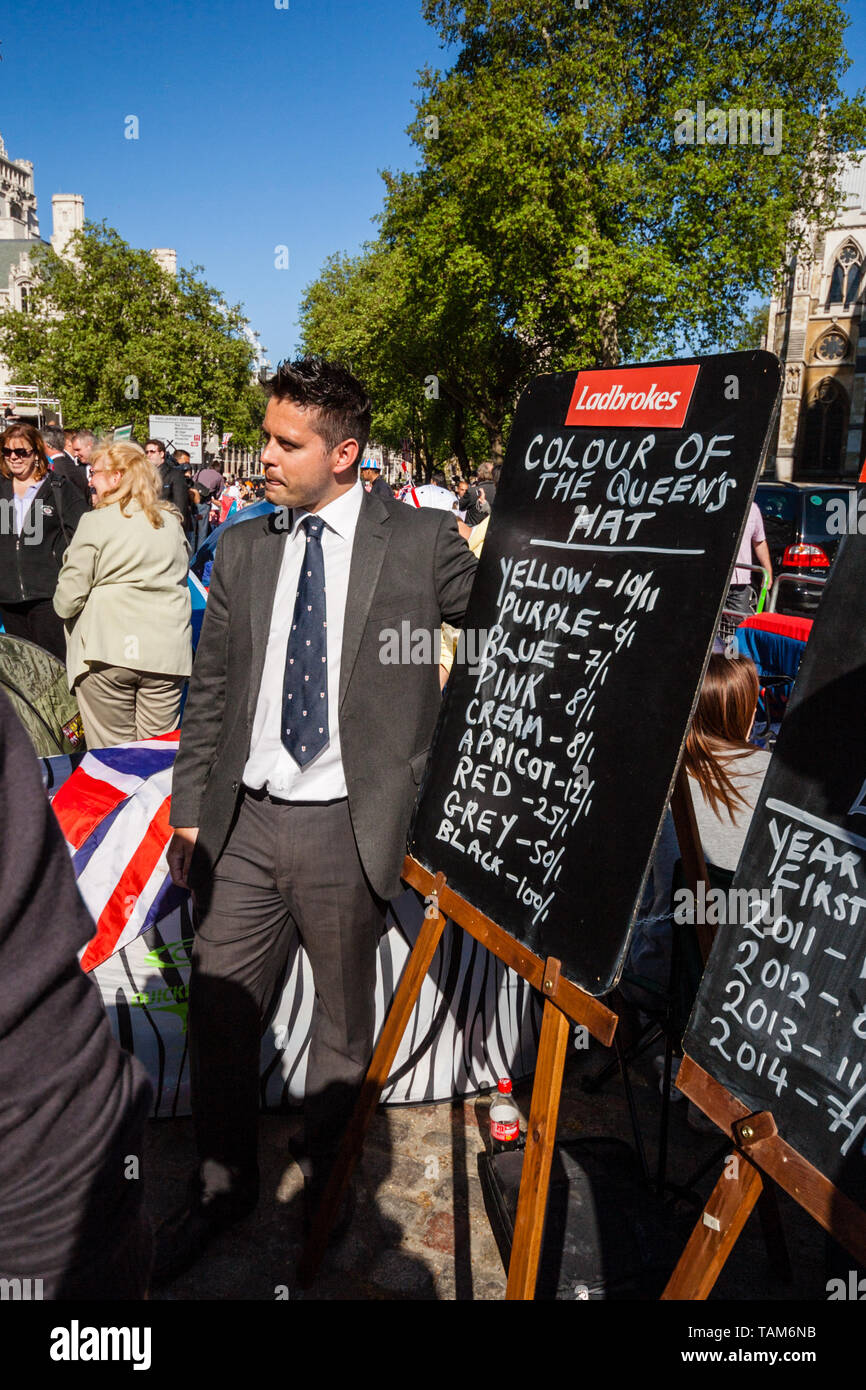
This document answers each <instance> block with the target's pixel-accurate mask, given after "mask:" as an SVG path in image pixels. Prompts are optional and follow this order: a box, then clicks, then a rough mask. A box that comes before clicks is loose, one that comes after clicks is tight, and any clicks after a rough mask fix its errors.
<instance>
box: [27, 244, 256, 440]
mask: <svg viewBox="0 0 866 1390" xmlns="http://www.w3.org/2000/svg"><path fill="white" fill-rule="evenodd" d="M32 259H33V260H34V262H35V271H36V273H35V284H34V289H33V292H32V294H31V296H30V302H29V305H28V310H27V312H26V313H22V312H20V311H18V310H15V309H7V310H5V311H4V312H2V313H0V353H2V355H3V357H4V358H5V359H6V361H7V362H8V363H9V366H10V368H11V370H12V372H13V374H14V376H15V377H16V378H17V379H18V380H21V381H27V382H33V383H34V384H38V385H39V386H40V387H41V388H42V389H43V390H44V391H46V392H50V393H51V394H54V395H57V396H59V398H60V401H61V404H62V406H63V412H64V415H65V417H66V418H67V419H68V420H72V421H73V422H74V423H75V424H76V425H82V426H87V427H89V428H91V429H94V430H99V431H105V430H109V429H111V428H113V427H114V426H115V425H121V424H130V423H131V424H133V426H134V428H135V434H136V436H137V437H138V438H139V439H145V438H146V437H147V433H148V422H147V417H148V415H201V416H202V425H203V428H204V429H206V430H207V429H214V430H216V431H217V432H219V433H221V432H222V431H224V430H231V431H232V433H233V435H234V439H235V442H237V443H239V444H255V443H256V442H257V440H258V436H259V429H260V426H261V421H262V418H263V415H264V401H263V392H262V389H261V387H260V386H258V385H257V384H254V383H253V380H252V371H253V359H254V356H255V348H254V344H253V342H252V341H251V340H250V337H249V336H247V332H246V330H248V327H249V325H248V322H247V320H246V319H245V318H244V316H243V314H242V312H241V309H240V306H238V305H229V304H228V303H227V302H226V301H225V299H224V298H223V296H222V295H221V294H219V292H218V291H217V290H215V289H213V288H212V287H211V286H210V285H207V284H206V283H205V282H204V280H202V279H201V278H200V272H201V267H199V266H195V267H193V268H192V269H191V270H184V269H182V270H180V271H179V272H178V275H177V278H176V279H175V278H174V277H172V276H171V275H169V274H168V273H167V272H166V271H165V270H163V269H162V267H161V266H160V265H158V264H157V262H156V261H155V260H154V258H153V256H151V255H150V254H149V252H147V251H136V250H134V249H133V248H132V247H131V246H129V245H127V243H126V242H125V241H123V240H122V238H121V237H120V236H119V235H118V233H117V232H116V231H114V230H113V229H112V228H111V227H107V226H106V225H105V224H104V223H102V224H101V225H94V224H92V223H88V224H87V225H86V226H85V229H84V231H83V232H78V233H76V234H75V236H74V237H73V238H72V240H71V241H70V243H69V247H68V250H67V252H66V254H65V255H64V256H62V257H61V256H58V255H57V254H56V253H55V252H54V251H53V250H52V249H51V248H50V247H44V248H39V250H38V251H36V252H35V253H34V255H33V257H32Z"/></svg>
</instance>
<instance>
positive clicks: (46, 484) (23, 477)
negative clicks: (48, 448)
mask: <svg viewBox="0 0 866 1390" xmlns="http://www.w3.org/2000/svg"><path fill="white" fill-rule="evenodd" d="M86 511H87V501H86V499H85V498H84V497H83V496H82V494H81V492H80V491H79V490H78V488H76V487H75V486H74V485H73V484H72V483H71V482H70V481H69V479H68V478H63V477H59V476H57V475H56V474H54V473H53V472H52V471H51V468H50V466H49V463H48V455H47V454H46V452H45V445H44V444H43V442H42V437H41V435H40V434H39V431H38V430H36V429H34V427H33V426H32V425H25V424H19V425H10V426H9V428H8V429H7V430H6V431H5V432H4V433H3V435H2V436H0V620H2V623H3V626H4V627H5V629H6V631H7V633H9V635H10V636H12V637H26V638H27V639H28V640H29V641H31V642H35V643H36V645H37V646H39V647H43V648H44V649H45V650H46V651H49V652H51V653H52V655H53V656H56V657H58V658H59V660H60V661H65V660H66V638H65V636H64V633H63V623H62V622H61V621H60V619H59V618H58V616H57V614H56V613H55V611H54V605H53V603H52V599H53V598H54V591H55V589H56V588H57V577H58V575H59V574H60V566H61V564H62V563H63V555H64V552H65V550H66V548H67V546H68V545H69V544H70V542H71V540H72V537H73V534H74V532H75V528H76V526H77V525H78V522H79V521H80V519H81V517H82V516H83V515H84V513H85V512H86Z"/></svg>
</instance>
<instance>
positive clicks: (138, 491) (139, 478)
mask: <svg viewBox="0 0 866 1390" xmlns="http://www.w3.org/2000/svg"><path fill="white" fill-rule="evenodd" d="M96 464H98V465H99V466H100V467H101V468H104V470H105V472H106V473H114V472H117V473H120V474H121V478H120V482H119V483H118V484H117V487H115V488H112V489H111V491H110V492H106V494H105V496H104V497H101V498H100V499H99V501H98V502H94V504H93V507H94V510H96V509H97V508H99V507H111V506H113V505H114V504H115V502H117V503H119V504H120V510H121V511H122V512H123V515H124V516H128V515H129V513H128V512H127V510H126V505H127V503H128V502H137V503H138V505H139V507H140V508H141V510H142V511H143V512H144V514H145V516H146V517H147V519H148V521H149V522H150V524H151V526H152V527H153V528H154V530H155V531H158V530H159V528H160V527H161V526H162V524H163V518H162V513H163V512H170V513H171V514H172V516H178V512H177V509H176V508H175V507H173V506H172V505H171V503H170V502H163V501H162V499H161V498H160V492H161V491H162V482H161V480H160V476H159V469H158V468H157V466H156V464H154V463H151V461H150V459H149V458H148V457H147V455H146V454H145V452H144V450H143V449H142V447H141V445H140V444H133V443H132V441H131V440H126V439H121V440H118V441H117V442H116V443H115V444H100V445H98V446H97V448H95V449H94V451H93V455H92V457H91V460H90V465H91V469H92V468H93V467H94V465H96Z"/></svg>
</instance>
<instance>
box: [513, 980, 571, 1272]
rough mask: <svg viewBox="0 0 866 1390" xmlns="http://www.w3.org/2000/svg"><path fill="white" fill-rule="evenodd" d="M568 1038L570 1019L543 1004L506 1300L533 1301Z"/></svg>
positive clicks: (547, 1001)
mask: <svg viewBox="0 0 866 1390" xmlns="http://www.w3.org/2000/svg"><path fill="white" fill-rule="evenodd" d="M570 1036H571V1023H570V1021H569V1019H568V1017H567V1015H566V1014H564V1013H563V1012H562V1010H561V1009H559V1008H557V1006H556V1005H555V1004H554V1003H552V1002H551V1000H550V999H545V1001H544V1015H543V1017H542V1021H541V1037H540V1039H539V1045H538V1061H537V1063H536V1068H535V1083H534V1085H533V1087H532V1104H531V1107H530V1111H529V1130H528V1132H527V1136H526V1151H525V1153H524V1155H523V1174H522V1177H521V1180H520V1196H519V1198H518V1202H517V1218H516V1220H515V1223H514V1240H513V1242H512V1246H511V1261H510V1263H509V1266H508V1287H507V1289H506V1292H505V1297H506V1299H511V1300H515V1299H531V1298H533V1297H534V1296H535V1283H536V1279H537V1277H538V1261H539V1258H540V1255H541V1241H542V1237H543V1235H544V1218H545V1215H546V1212H547V1189H548V1186H549V1183H550V1165H551V1162H552V1159H553V1146H554V1142H555V1140H556V1121H557V1116H558V1115H559V1099H560V1095H561V1092H562V1073H563V1071H564V1069H565V1058H566V1055H567V1051H568V1040H569V1037H570Z"/></svg>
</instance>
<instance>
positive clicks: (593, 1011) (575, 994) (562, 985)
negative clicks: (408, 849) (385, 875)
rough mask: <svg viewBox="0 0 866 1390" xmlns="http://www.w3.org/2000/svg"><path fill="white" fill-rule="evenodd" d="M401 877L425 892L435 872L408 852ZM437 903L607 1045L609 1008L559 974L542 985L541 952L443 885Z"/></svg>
mask: <svg viewBox="0 0 866 1390" xmlns="http://www.w3.org/2000/svg"><path fill="white" fill-rule="evenodd" d="M403 878H404V879H405V880H406V882H407V883H409V884H411V886H412V887H413V888H417V890H418V891H419V893H423V894H425V895H426V894H428V893H431V892H432V891H433V888H434V886H435V883H436V875H435V874H433V873H431V871H430V870H429V869H425V868H424V866H423V864H419V863H418V861H417V859H413V858H412V856H411V855H409V854H407V856H406V858H405V860H404V862H403ZM439 906H440V908H441V910H442V911H443V912H444V914H445V916H446V917H450V918H451V920H452V922H456V923H457V925H458V926H459V927H462V928H463V930H464V931H465V932H468V933H469V935H470V936H472V937H474V939H475V940H476V941H477V942H479V944H480V945H482V946H484V947H485V949H486V950H488V951H490V952H491V954H492V955H494V956H496V957H497V959H498V960H501V961H502V963H503V965H507V966H509V967H510V969H512V970H514V971H516V973H517V974H518V975H520V976H521V977H522V978H523V979H524V980H526V982H527V984H530V985H532V987H533V988H534V989H537V990H538V991H539V993H540V994H544V995H545V996H546V997H547V998H549V999H552V1001H553V1003H554V1004H556V1006H557V1008H559V1009H561V1010H562V1012H563V1013H564V1014H567V1015H568V1017H569V1018H570V1019H572V1020H573V1021H574V1022H575V1023H581V1024H583V1026H584V1027H585V1028H587V1029H588V1030H589V1032H590V1033H591V1034H592V1036H593V1037H594V1038H596V1039H597V1041H598V1042H600V1043H603V1044H604V1046H605V1047H610V1045H611V1043H612V1042H613V1035H614V1033H615V1032H616V1025H617V1022H618V1018H617V1015H616V1014H615V1013H614V1012H613V1011H612V1010H611V1009H608V1008H607V1007H606V1006H605V1005H604V1004H602V1003H601V1001H600V1000H598V999H595V998H594V997H593V996H592V995H591V994H587V993H586V992H585V990H582V989H581V988H580V987H579V985H575V984H572V982H571V981H570V980H566V979H564V978H563V977H562V976H559V978H558V979H557V980H556V983H555V991H554V993H552V994H551V993H550V990H549V988H545V985H546V983H547V981H546V973H547V972H546V963H545V961H544V960H542V958H541V956H537V955H535V953H534V952H533V951H530V950H528V949H527V948H526V947H525V946H523V945H521V943H520V942H519V941H515V939H514V937H513V936H509V934H508V932H506V931H505V929H504V928H503V927H500V926H499V925H498V923H496V922H493V921H491V919H490V918H489V917H485V916H484V914H483V913H482V912H479V911H478V909H477V908H475V907H473V906H472V904H471V903H468V902H467V901H466V899H465V898H461V897H460V895H459V893H455V892H454V890H453V889H451V888H449V887H447V885H446V886H445V887H444V888H443V890H442V892H441V894H440V896H439Z"/></svg>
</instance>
